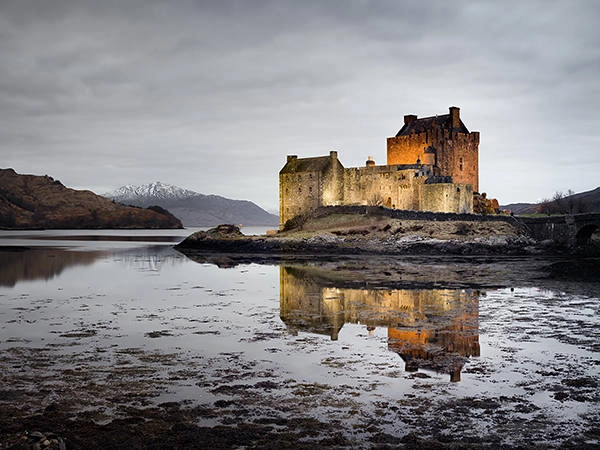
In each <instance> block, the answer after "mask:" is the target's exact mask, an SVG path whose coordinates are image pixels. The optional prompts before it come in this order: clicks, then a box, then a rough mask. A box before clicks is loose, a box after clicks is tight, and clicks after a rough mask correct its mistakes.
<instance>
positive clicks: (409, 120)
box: [404, 114, 417, 125]
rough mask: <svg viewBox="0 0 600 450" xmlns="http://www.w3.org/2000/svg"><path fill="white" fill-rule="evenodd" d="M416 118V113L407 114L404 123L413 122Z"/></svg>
mask: <svg viewBox="0 0 600 450" xmlns="http://www.w3.org/2000/svg"><path fill="white" fill-rule="evenodd" d="M415 120H417V116H415V115H414V114H409V115H407V116H404V125H408V124H409V123H413V122H414V121H415Z"/></svg>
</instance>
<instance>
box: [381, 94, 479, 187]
mask: <svg viewBox="0 0 600 450" xmlns="http://www.w3.org/2000/svg"><path fill="white" fill-rule="evenodd" d="M432 151H434V152H435V153H434V154H433V155H432V154H431V153H432ZM432 158H433V159H434V160H435V166H436V168H437V170H439V174H440V175H441V176H450V177H452V181H453V182H454V183H458V184H470V185H472V186H473V190H474V191H475V192H478V190H479V132H478V131H473V132H469V130H468V129H467V127H466V126H465V125H464V123H463V122H462V120H461V119H460V108H457V107H455V106H451V107H450V108H449V111H448V114H444V115H440V116H432V117H424V118H418V117H417V116H416V115H412V114H411V115H406V116H404V125H403V126H402V128H401V129H400V131H398V133H397V134H396V136H394V137H389V138H388V139H387V164H388V165H393V164H414V162H415V161H416V160H417V159H421V160H424V159H426V160H427V161H430V160H431V159H432Z"/></svg>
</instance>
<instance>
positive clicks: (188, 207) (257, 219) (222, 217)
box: [104, 181, 279, 227]
mask: <svg viewBox="0 0 600 450" xmlns="http://www.w3.org/2000/svg"><path fill="white" fill-rule="evenodd" d="M104 196H105V197H107V198H109V199H111V200H114V201H115V202H119V203H123V204H126V205H135V206H142V207H145V206H148V205H158V206H161V207H163V208H165V209H168V210H169V211H170V212H171V213H173V214H174V215H175V216H177V217H178V218H179V219H181V221H182V222H183V225H184V226H186V227H191V226H215V225H219V224H223V223H233V224H243V225H250V226H253V225H278V224H279V218H278V217H277V216H276V215H274V214H270V213H268V212H267V211H265V210H264V209H262V208H261V207H260V206H258V205H256V204H255V203H252V202H250V201H247V200H232V199H228V198H225V197H221V196H219V195H204V194H200V193H198V192H194V191H190V190H187V189H183V188H180V187H177V186H173V185H170V184H165V183H161V182H160V181H157V182H155V183H150V184H145V185H143V186H131V185H127V186H123V187H120V188H119V189H117V190H116V191H113V192H109V193H107V194H104Z"/></svg>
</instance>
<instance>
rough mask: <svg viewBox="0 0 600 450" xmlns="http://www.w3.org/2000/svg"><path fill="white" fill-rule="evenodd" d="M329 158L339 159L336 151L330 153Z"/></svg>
mask: <svg viewBox="0 0 600 450" xmlns="http://www.w3.org/2000/svg"><path fill="white" fill-rule="evenodd" d="M329 157H330V158H331V159H337V152H335V151H331V152H329Z"/></svg>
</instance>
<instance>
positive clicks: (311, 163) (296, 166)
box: [279, 156, 332, 174]
mask: <svg viewBox="0 0 600 450" xmlns="http://www.w3.org/2000/svg"><path fill="white" fill-rule="evenodd" d="M331 161H332V159H331V156H317V157H314V158H289V157H288V161H287V163H286V165H285V166H283V168H282V169H281V171H280V172H279V173H280V174H282V173H297V172H322V171H324V170H325V169H327V167H328V166H329V164H331Z"/></svg>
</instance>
